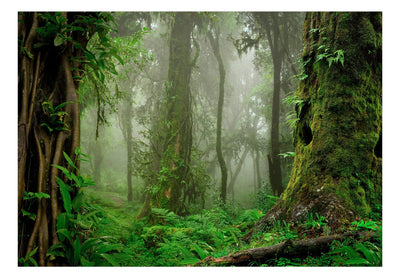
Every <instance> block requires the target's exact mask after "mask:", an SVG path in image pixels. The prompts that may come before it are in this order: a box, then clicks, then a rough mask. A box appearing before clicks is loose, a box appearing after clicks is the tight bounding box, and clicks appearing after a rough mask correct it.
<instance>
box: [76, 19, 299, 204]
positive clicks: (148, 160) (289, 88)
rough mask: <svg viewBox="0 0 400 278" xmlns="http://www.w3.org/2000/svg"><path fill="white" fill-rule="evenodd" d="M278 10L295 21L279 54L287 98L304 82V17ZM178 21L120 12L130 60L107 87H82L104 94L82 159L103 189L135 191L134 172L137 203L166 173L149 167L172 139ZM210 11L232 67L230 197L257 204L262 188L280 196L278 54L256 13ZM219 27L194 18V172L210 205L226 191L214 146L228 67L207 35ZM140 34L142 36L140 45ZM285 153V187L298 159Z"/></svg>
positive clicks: (284, 113) (225, 123)
mask: <svg viewBox="0 0 400 278" xmlns="http://www.w3.org/2000/svg"><path fill="white" fill-rule="evenodd" d="M277 15H278V17H279V18H280V20H281V25H280V26H281V27H280V28H281V29H284V28H287V30H286V31H285V33H281V36H287V38H286V42H288V45H286V46H284V48H285V53H284V52H283V51H282V53H281V54H280V55H281V56H282V65H281V67H282V70H281V72H280V82H281V86H280V93H279V94H280V99H281V100H282V99H284V98H285V97H287V96H289V95H291V94H293V92H294V91H295V90H296V86H297V81H296V79H295V78H294V75H295V72H293V68H294V69H297V67H298V64H296V61H297V59H298V58H299V57H300V54H301V25H302V18H303V15H302V14H300V13H292V16H291V17H288V16H287V15H283V14H277ZM206 16H207V18H209V17H210V16H209V15H208V14H207V15H202V16H198V18H200V19H201V18H202V17H206ZM258 16H260V15H258ZM261 16H262V15H261ZM172 18H173V17H172V16H171V14H169V13H121V14H117V15H116V16H115V19H116V27H117V29H118V32H113V33H112V34H111V36H112V37H113V40H114V42H115V44H116V45H118V46H119V47H120V49H122V50H121V53H120V54H119V55H120V56H121V57H122V58H123V59H125V61H124V63H123V64H122V63H117V66H116V71H117V72H118V74H117V75H115V74H106V75H105V79H104V80H105V81H104V87H100V86H93V84H94V83H92V82H90V81H87V84H85V85H84V86H82V88H81V89H80V94H82V95H83V94H84V92H86V93H85V94H93V95H97V99H95V100H93V101H92V103H91V104H89V105H86V106H85V107H82V109H81V145H82V151H83V152H84V153H86V154H88V155H89V156H90V157H91V158H92V159H91V161H90V162H88V163H82V165H81V168H82V169H81V172H82V174H83V175H91V176H92V177H93V178H94V180H95V182H96V186H95V190H99V191H104V192H114V193H118V194H120V196H121V197H122V198H127V194H128V183H129V181H128V176H131V179H132V180H131V183H132V202H133V203H134V204H136V205H137V206H138V207H140V206H141V205H142V204H143V202H144V200H145V195H146V188H147V187H148V186H149V183H150V181H151V179H150V178H149V177H150V176H151V175H152V174H154V175H157V173H158V172H157V171H155V170H154V168H153V170H151V169H150V168H149V165H151V164H152V163H153V164H154V159H156V157H157V156H161V153H162V146H163V144H165V142H164V141H163V140H162V138H163V135H162V133H163V127H162V124H160V123H161V122H162V120H164V117H165V116H164V114H163V113H164V112H163V111H164V110H163V109H164V108H163V107H165V105H166V102H167V100H166V90H167V87H168V71H169V70H171V69H170V68H169V67H170V63H171V62H170V61H169V54H170V40H171V28H172V27H171V26H172V24H173V19H172ZM211 18H212V20H214V22H216V24H217V25H218V28H216V29H215V30H218V32H219V34H220V35H219V47H220V53H221V56H222V61H223V65H224V68H225V83H224V89H225V90H224V91H225V96H224V105H223V112H222V132H221V141H222V153H223V157H224V160H225V162H226V167H227V173H228V176H227V203H230V204H233V203H234V204H235V205H238V206H240V207H244V208H254V207H257V206H259V205H260V202H259V201H257V200H258V199H259V198H260V194H262V195H263V196H265V195H273V191H272V189H271V184H270V172H269V166H268V159H267V155H268V154H271V153H272V151H271V121H272V116H271V115H272V106H273V101H272V99H273V87H274V63H273V57H272V53H271V49H270V44H269V43H268V37H267V36H266V34H263V33H260V32H259V29H260V27H259V25H258V24H259V23H257V22H255V21H254V18H256V17H255V16H254V15H251V14H247V13H215V14H214V16H211ZM265 18H266V20H267V19H268V17H265ZM250 19H251V20H253V21H251V20H250ZM285 20H286V21H287V22H286V21H285ZM207 22H208V21H207ZM212 24H214V23H209V22H208V23H204V22H203V23H201V22H199V20H198V21H195V23H194V27H193V30H192V32H191V37H190V44H191V54H190V55H191V57H190V58H191V59H193V60H194V59H195V56H196V51H197V49H199V55H198V58H197V59H196V63H195V65H194V66H193V68H192V70H191V75H190V86H189V87H190V106H191V107H190V109H191V116H190V118H191V123H192V126H191V144H192V145H191V159H190V167H191V168H190V169H191V171H192V176H193V183H194V184H195V186H196V188H198V190H197V191H196V192H201V194H203V195H204V203H203V204H201V202H199V203H198V206H199V207H202V208H211V207H213V206H214V205H215V204H216V203H217V202H218V199H219V195H220V192H221V172H220V166H219V163H218V160H217V156H216V150H215V149H216V123H217V103H218V95H219V82H220V80H219V68H218V63H217V60H216V57H215V56H214V54H213V49H212V47H211V45H210V41H209V39H208V38H207V32H216V31H212V30H211V29H210V26H211V25H212ZM213 34H214V35H215V34H216V33H213ZM132 38H136V39H137V41H134V42H132V41H133V39H132ZM250 39H251V40H250ZM283 41H284V40H281V41H280V43H282V42H283ZM196 44H197V45H198V48H197V46H196ZM289 44H290V45H289ZM244 45H245V47H243V46H244ZM282 47H283V46H282ZM132 49H134V50H132ZM124 51H125V52H124ZM133 53H134V54H133ZM99 98H100V99H99ZM293 110H294V107H293V106H291V105H287V104H285V103H282V101H281V104H280V112H279V113H280V114H279V119H280V122H279V143H280V148H279V151H278V152H279V153H281V154H283V153H286V152H293V151H294V149H293V145H292V132H293V130H292V129H291V128H290V127H289V126H288V124H287V123H286V121H287V117H288V113H289V112H290V111H293ZM128 145H129V147H128ZM128 149H130V151H129V152H131V155H129V154H128ZM279 159H280V161H281V165H280V167H281V171H282V184H283V185H284V186H286V184H287V182H288V180H289V177H290V170H291V164H292V162H293V158H291V157H284V156H281V157H280V158H279ZM129 165H131V166H129ZM128 172H129V173H128ZM257 196H258V197H257Z"/></svg>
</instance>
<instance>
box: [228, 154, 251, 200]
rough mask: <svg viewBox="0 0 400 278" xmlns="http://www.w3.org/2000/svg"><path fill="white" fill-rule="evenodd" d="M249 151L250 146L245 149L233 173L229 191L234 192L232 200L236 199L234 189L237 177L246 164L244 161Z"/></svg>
mask: <svg viewBox="0 0 400 278" xmlns="http://www.w3.org/2000/svg"><path fill="white" fill-rule="evenodd" d="M248 153H249V148H246V149H245V150H244V151H243V153H242V156H241V157H240V159H239V163H238V164H237V166H236V169H235V172H234V174H233V175H232V178H231V180H230V182H229V185H228V192H231V194H232V201H233V200H234V199H235V190H234V186H235V182H236V179H237V177H238V175H239V173H240V170H242V166H243V164H244V161H245V159H246V156H247V154H248Z"/></svg>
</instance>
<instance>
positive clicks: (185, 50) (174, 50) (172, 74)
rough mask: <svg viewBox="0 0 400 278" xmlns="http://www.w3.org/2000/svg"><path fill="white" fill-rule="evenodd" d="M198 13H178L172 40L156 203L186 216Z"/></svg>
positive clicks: (154, 201)
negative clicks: (193, 38) (193, 43)
mask: <svg viewBox="0 0 400 278" xmlns="http://www.w3.org/2000/svg"><path fill="white" fill-rule="evenodd" d="M196 16H197V15H196V14H195V13H188V12H179V13H176V14H175V18H174V23H173V26H172V30H171V37H170V51H169V66H168V82H167V85H166V91H167V99H166V102H167V104H166V105H167V113H166V118H165V119H164V125H165V126H166V129H167V131H166V136H165V140H164V148H163V154H162V159H161V169H160V173H159V181H160V184H159V185H158V186H159V189H157V194H156V196H154V198H153V204H154V205H155V206H158V207H164V208H167V209H169V210H171V211H174V212H175V213H177V214H183V213H185V210H186V209H185V206H184V202H183V197H182V196H183V192H184V191H185V190H186V189H187V187H188V186H189V183H190V156H191V148H192V117H191V95H190V87H189V85H190V76H191V72H192V68H193V66H194V64H195V62H196V59H197V57H198V53H196V55H195V57H194V58H193V60H192V58H191V33H192V30H193V27H194V18H195V17H196Z"/></svg>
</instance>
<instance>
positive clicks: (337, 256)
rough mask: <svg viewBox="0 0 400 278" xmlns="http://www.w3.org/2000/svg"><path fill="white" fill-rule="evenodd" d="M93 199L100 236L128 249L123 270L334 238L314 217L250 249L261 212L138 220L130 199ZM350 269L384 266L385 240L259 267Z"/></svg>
mask: <svg viewBox="0 0 400 278" xmlns="http://www.w3.org/2000/svg"><path fill="white" fill-rule="evenodd" d="M111 196H114V197H111ZM87 198H88V200H89V202H90V203H91V205H92V206H95V207H97V208H100V207H101V208H102V210H101V215H100V216H99V221H98V224H97V230H96V236H99V237H102V236H112V238H113V239H114V240H115V243H118V244H121V245H123V248H120V249H119V251H120V252H119V253H116V254H114V259H115V260H117V259H118V256H119V257H120V261H119V264H120V265H122V266H185V265H191V264H195V263H197V262H199V261H201V260H203V259H204V258H206V257H207V256H212V257H215V258H216V257H221V256H226V255H229V254H233V253H234V252H237V251H240V250H245V249H249V248H255V247H262V246H268V245H274V244H277V243H279V242H282V241H284V240H287V239H291V240H300V239H306V238H312V237H315V236H321V235H329V234H330V230H329V227H328V225H327V221H326V219H325V218H324V217H322V216H319V215H318V214H310V215H309V217H308V218H307V219H306V220H305V221H304V222H303V223H297V225H294V224H293V223H287V222H285V221H277V222H276V223H275V226H274V227H272V228H271V229H270V230H269V231H268V232H259V233H256V234H255V235H254V237H253V240H252V241H251V242H250V243H249V244H247V243H244V242H243V241H241V238H242V237H243V236H244V235H245V234H246V233H247V232H248V230H249V228H251V227H252V226H254V224H255V223H256V222H257V221H258V220H259V219H260V218H261V217H262V216H263V215H264V214H263V213H262V212H261V211H260V210H258V209H249V210H244V209H241V210H238V209H236V210H233V209H226V208H225V209H222V208H221V207H218V206H216V207H214V208H212V209H208V210H202V211H201V212H200V213H198V214H193V215H189V216H185V217H182V216H178V215H176V214H174V213H173V212H170V211H168V210H165V209H157V208H153V209H152V211H151V214H150V215H149V216H148V217H146V218H144V219H141V220H138V219H136V218H135V216H136V214H137V212H138V211H139V209H140V207H135V206H132V205H129V204H128V203H127V202H126V201H125V200H124V201H123V202H122V203H119V204H116V203H115V202H112V201H110V200H112V199H116V200H121V199H122V196H119V195H117V194H115V193H107V194H106V193H99V192H95V191H92V190H88V193H87ZM117 203H118V202H117ZM227 211H229V213H228V212H227ZM233 212H234V213H233ZM381 227H382V226H381V221H380V220H379V219H374V220H366V221H364V220H360V221H358V222H354V223H352V224H351V226H350V229H353V230H354V231H361V230H362V231H371V232H377V233H381V231H382V230H381ZM348 265H354V266H358V265H363V266H381V265H382V242H381V237H379V240H375V241H372V240H371V241H362V240H357V239H351V240H350V239H349V240H346V241H344V242H334V243H333V244H332V246H331V248H330V251H329V252H327V253H324V254H321V255H320V256H318V257H311V256H310V257H306V258H277V259H275V260H271V261H268V262H266V263H265V264H256V263H255V264H254V265H253V266H348Z"/></svg>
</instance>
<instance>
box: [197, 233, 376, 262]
mask: <svg viewBox="0 0 400 278" xmlns="http://www.w3.org/2000/svg"><path fill="white" fill-rule="evenodd" d="M373 236H375V235H374V234H368V233H365V232H360V233H358V234H354V233H347V234H338V235H332V236H324V237H318V238H312V239H304V240H297V241H292V240H286V241H284V242H281V243H278V244H275V245H271V246H265V247H259V248H252V249H247V250H243V251H240V252H237V253H234V254H232V255H228V256H224V257H220V258H213V257H211V256H209V257H206V258H204V260H202V261H201V262H199V263H197V264H196V265H201V266H204V265H215V266H229V265H236V266H249V265H252V264H254V263H259V264H262V263H268V261H271V260H275V259H278V258H281V257H283V258H305V257H308V256H316V255H321V254H322V253H324V252H328V251H329V248H330V245H331V244H332V242H333V241H343V240H344V239H346V238H360V239H364V240H365V239H370V238H371V237H373Z"/></svg>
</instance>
